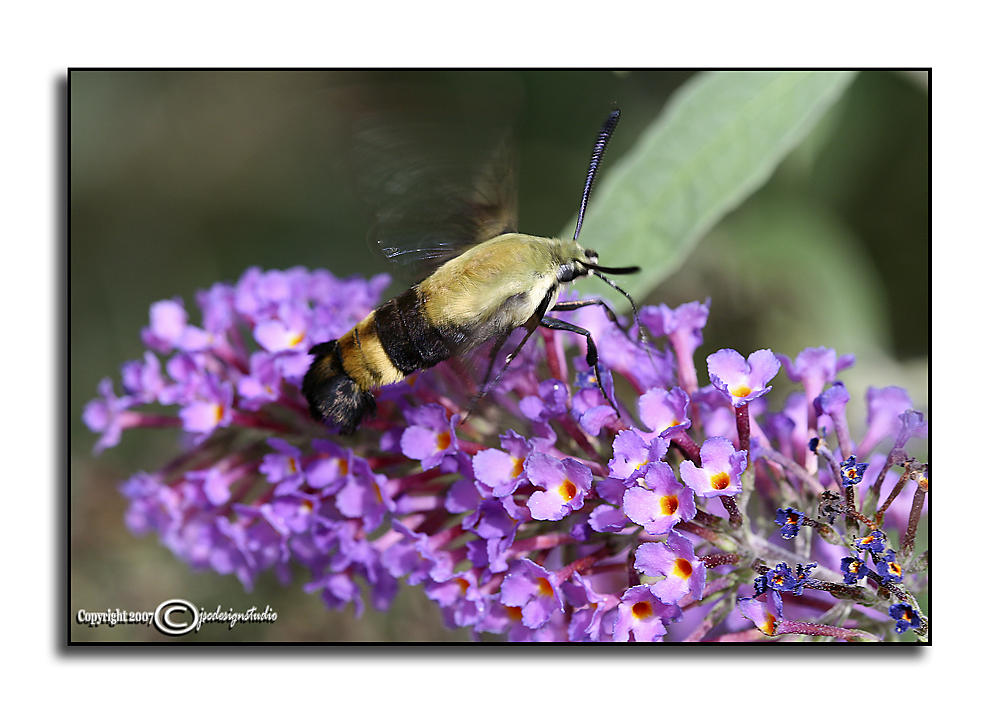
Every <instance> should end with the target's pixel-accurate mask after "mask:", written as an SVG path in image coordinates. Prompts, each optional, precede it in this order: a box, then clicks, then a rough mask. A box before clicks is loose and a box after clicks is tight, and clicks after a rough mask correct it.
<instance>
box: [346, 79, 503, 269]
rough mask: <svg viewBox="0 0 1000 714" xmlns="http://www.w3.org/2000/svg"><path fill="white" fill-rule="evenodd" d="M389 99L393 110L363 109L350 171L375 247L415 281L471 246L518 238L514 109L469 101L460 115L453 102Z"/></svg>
mask: <svg viewBox="0 0 1000 714" xmlns="http://www.w3.org/2000/svg"><path fill="white" fill-rule="evenodd" d="M408 89H412V88H409V87H408ZM386 92H387V88H386V87H381V88H380V90H379V92H378V95H377V97H382V96H384V95H385V94H386ZM389 94H390V95H391V96H392V97H393V99H394V101H392V102H390V103H389V106H385V103H384V102H380V101H378V100H377V99H376V100H369V101H368V102H367V103H366V104H365V105H364V106H363V107H361V108H359V110H358V112H357V115H356V117H355V121H354V127H353V131H352V141H353V146H352V154H353V164H354V167H355V173H356V176H357V180H358V185H359V188H360V190H361V193H362V196H363V197H364V199H365V201H366V203H368V205H369V206H370V207H371V211H372V218H373V225H372V229H371V231H370V233H369V239H368V240H369V245H370V247H371V248H372V250H373V251H374V252H376V254H379V255H381V256H383V257H384V258H385V259H386V260H388V261H390V262H392V263H395V264H396V265H397V266H409V267H410V268H411V270H410V277H412V278H416V279H419V278H422V277H425V276H426V275H428V274H430V273H431V272H433V270H434V269H435V268H437V267H438V266H439V265H441V264H442V263H444V262H446V261H447V260H449V259H450V258H452V257H454V256H456V255H458V254H459V253H461V252H462V251H464V250H466V249H467V248H468V247H469V246H471V245H474V244H476V243H479V242H482V241H484V240H488V239H490V238H493V237H495V236H497V235H500V234H501V233H505V232H511V231H514V230H516V227H517V188H516V172H515V169H514V146H513V140H512V131H511V122H510V119H509V117H510V115H511V110H504V111H500V110H498V108H497V107H496V106H495V105H496V104H497V103H496V102H495V101H494V106H492V107H488V106H486V105H485V104H484V102H480V101H476V100H475V99H474V98H470V97H468V96H463V97H462V101H461V102H460V104H459V106H457V107H456V106H455V103H456V99H455V98H454V97H442V96H440V94H439V93H434V92H429V91H427V90H423V91H420V92H418V93H417V96H416V97H415V98H414V97H413V96H412V91H411V92H410V96H408V97H406V96H404V95H403V94H401V93H392V92H389ZM433 96H437V97H438V98H437V99H435V100H433V101H432V97H433Z"/></svg>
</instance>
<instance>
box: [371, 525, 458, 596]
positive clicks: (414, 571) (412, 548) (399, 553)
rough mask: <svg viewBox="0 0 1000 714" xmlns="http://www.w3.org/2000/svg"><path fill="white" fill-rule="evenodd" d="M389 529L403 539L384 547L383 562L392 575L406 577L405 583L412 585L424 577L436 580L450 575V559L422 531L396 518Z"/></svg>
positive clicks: (438, 580) (441, 579)
mask: <svg viewBox="0 0 1000 714" xmlns="http://www.w3.org/2000/svg"><path fill="white" fill-rule="evenodd" d="M392 527H393V530H395V531H396V532H397V533H400V534H402V536H403V538H402V539H401V540H400V541H398V542H397V543H395V544H394V545H391V546H389V547H388V548H387V549H386V550H385V554H384V556H383V562H384V563H385V565H386V567H387V568H388V570H389V573H390V574H391V575H392V576H393V577H394V578H400V577H403V576H404V575H407V576H409V577H408V578H407V582H408V583H409V584H410V585H416V584H417V583H420V582H423V581H424V580H426V579H427V578H428V577H429V578H430V579H431V580H432V581H433V582H436V583H441V582H445V581H446V580H448V579H450V578H451V577H452V566H453V563H452V560H451V558H450V557H449V556H448V554H447V553H444V552H442V551H440V550H438V548H437V547H436V544H435V543H434V541H433V540H432V539H431V538H430V537H429V536H428V535H427V534H426V533H416V532H414V531H412V530H410V529H409V528H407V527H406V526H405V525H403V524H402V523H400V522H399V521H393V524H392Z"/></svg>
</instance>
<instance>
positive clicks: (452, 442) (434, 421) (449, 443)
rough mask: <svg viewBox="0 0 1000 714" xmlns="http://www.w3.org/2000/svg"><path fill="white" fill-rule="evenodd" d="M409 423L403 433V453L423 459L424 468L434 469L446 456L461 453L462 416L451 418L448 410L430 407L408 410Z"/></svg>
mask: <svg viewBox="0 0 1000 714" xmlns="http://www.w3.org/2000/svg"><path fill="white" fill-rule="evenodd" d="M406 421H407V422H408V423H409V424H410V426H408V427H407V428H406V431H404V432H403V437H402V439H400V446H401V447H402V449H403V454H405V455H406V456H408V457H409V458H411V459H419V460H420V465H421V467H422V468H425V469H431V468H434V467H435V466H438V465H440V464H441V462H442V461H443V460H444V457H445V456H447V455H449V454H456V453H458V437H457V436H455V425H456V424H458V415H455V416H452V417H451V419H449V418H448V413H447V412H446V411H445V410H444V407H442V406H439V405H437V404H430V405H428V406H425V407H418V408H417V409H410V410H407V412H406Z"/></svg>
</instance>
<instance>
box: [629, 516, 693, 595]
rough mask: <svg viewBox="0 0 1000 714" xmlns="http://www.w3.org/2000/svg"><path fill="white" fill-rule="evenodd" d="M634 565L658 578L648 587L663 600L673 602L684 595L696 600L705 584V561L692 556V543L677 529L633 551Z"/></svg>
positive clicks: (648, 574)
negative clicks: (675, 531)
mask: <svg viewBox="0 0 1000 714" xmlns="http://www.w3.org/2000/svg"><path fill="white" fill-rule="evenodd" d="M635 568H636V570H638V571H639V572H641V573H643V574H644V575H647V576H649V577H653V578H658V580H657V581H656V582H655V583H653V584H652V585H650V587H649V589H650V590H651V591H652V593H653V594H654V595H656V597H658V598H660V600H662V601H663V602H665V603H675V602H677V601H678V600H680V599H681V598H682V597H684V596H685V595H690V596H691V598H692V599H693V600H700V599H701V593H702V591H703V590H704V587H705V572H706V571H705V565H704V563H702V562H701V559H699V558H697V557H695V554H694V546H693V545H691V541H689V540H688V539H687V538H685V537H684V536H682V535H680V534H679V533H671V534H670V535H669V536H667V542H666V543H662V542H656V543H643V544H642V545H640V546H639V547H638V548H636V551H635Z"/></svg>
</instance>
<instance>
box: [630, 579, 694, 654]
mask: <svg viewBox="0 0 1000 714" xmlns="http://www.w3.org/2000/svg"><path fill="white" fill-rule="evenodd" d="M680 616H681V611H680V608H679V607H677V606H676V605H668V604H667V603H665V602H663V601H662V600H660V599H659V598H658V597H656V596H655V595H653V593H652V592H651V591H650V589H649V586H648V585H636V586H635V587H631V588H629V589H628V590H626V591H625V593H624V594H623V595H622V599H621V602H620V603H619V604H618V619H616V620H615V629H614V640H615V642H628V641H630V640H634V641H635V642H659V641H660V640H662V639H663V636H664V635H665V634H667V625H668V624H669V623H670V622H673V621H674V620H676V619H678V618H680Z"/></svg>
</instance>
